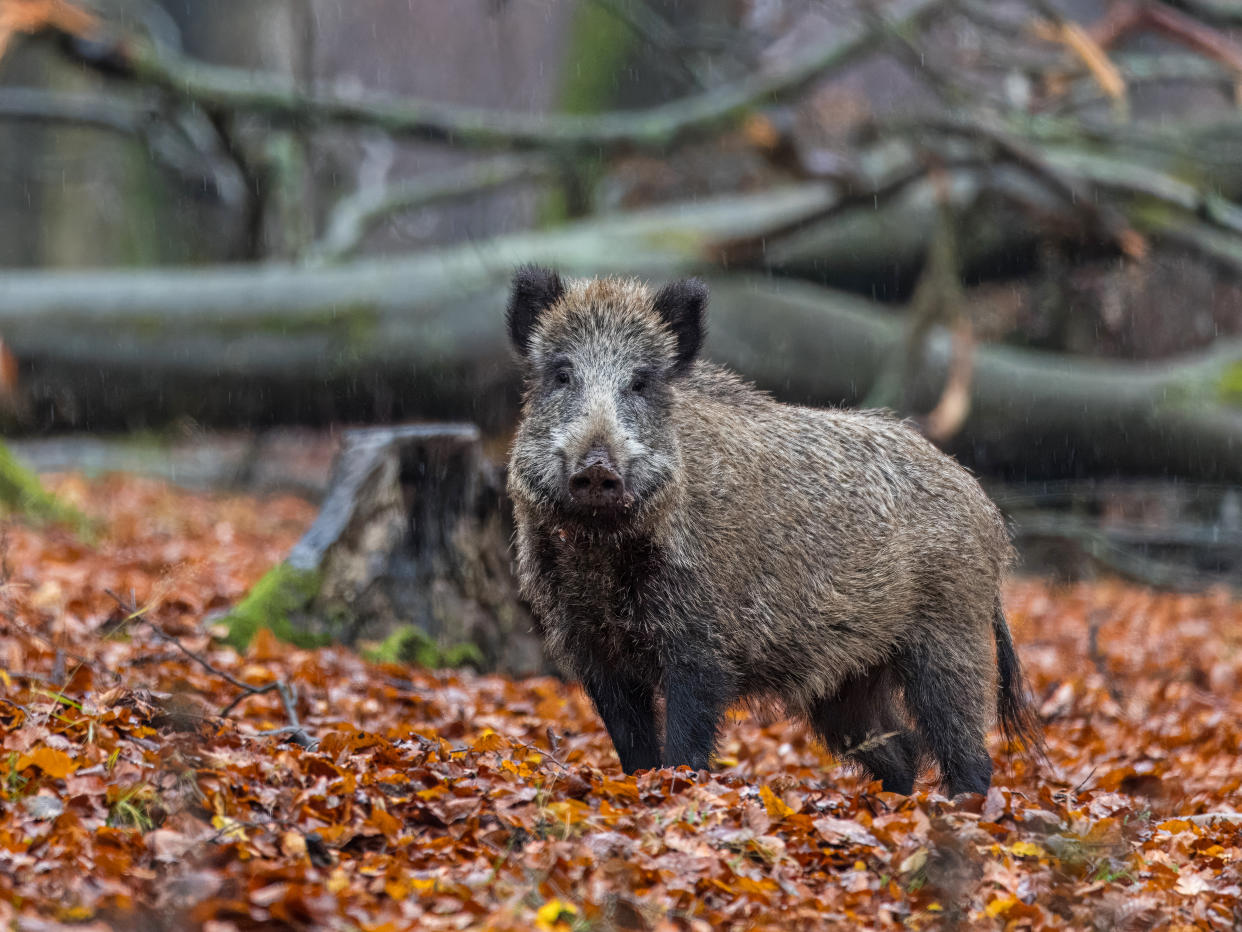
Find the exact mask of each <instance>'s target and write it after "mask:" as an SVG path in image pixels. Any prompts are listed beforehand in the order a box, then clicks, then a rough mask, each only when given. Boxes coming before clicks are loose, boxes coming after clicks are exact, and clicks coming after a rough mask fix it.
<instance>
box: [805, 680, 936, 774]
mask: <svg viewBox="0 0 1242 932" xmlns="http://www.w3.org/2000/svg"><path fill="white" fill-rule="evenodd" d="M897 701H898V700H897V696H896V681H895V677H894V676H893V673H892V671H891V670H890V669H889V668H888V667H887V666H881V667H876V668H875V669H873V670H868V671H867V672H865V673H859V674H855V675H853V676H851V677H849V678H848V679H847V680H846V681H845V682H844V683H842V684H841V688H840V689H838V690H837V691H836V693H834V694H833V695H832V696H829V697H823V698H820V699H817V700H816V701H815V702H813V703H811V707H810V709H809V710H808V717H809V718H810V721H811V725H812V727H814V729H815V731H816V732H817V733H818V734H819V736H820V738H821V739H822V740H823V742H824V744H826V745H827V746H828V750H830V751H832V752H833V753H834V754H836V755H838V756H840V757H845V758H848V759H849V760H852V761H854V762H855V763H857V764H860V765H861V766H862V767H863V768H864V769H865V770H866V771H867V772H868V773H870V774H871V776H873V777H874V778H876V779H877V780H879V781H880V782H881V784H882V786H883V787H884V790H885V791H886V792H889V793H904V794H906V795H909V794H910V793H911V792H912V791H913V790H914V778H915V777H916V776H917V775H918V769H919V758H920V756H921V755H920V751H919V743H918V739H917V738H916V737H915V736H914V735H913V734H911V732H910V731H909V730H908V729H907V726H906V724H905V723H904V722H903V721H902V720H901V716H900V715H899V714H898V707H897Z"/></svg>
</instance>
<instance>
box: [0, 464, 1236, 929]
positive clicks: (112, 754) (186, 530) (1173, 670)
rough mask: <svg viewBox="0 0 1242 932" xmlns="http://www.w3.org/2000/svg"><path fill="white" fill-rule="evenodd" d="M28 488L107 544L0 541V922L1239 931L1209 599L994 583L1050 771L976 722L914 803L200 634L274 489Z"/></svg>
mask: <svg viewBox="0 0 1242 932" xmlns="http://www.w3.org/2000/svg"><path fill="white" fill-rule="evenodd" d="M53 485H54V487H55V490H56V491H57V492H58V493H59V494H60V495H61V496H62V497H64V498H66V499H67V500H69V501H72V502H73V503H74V504H76V505H78V506H79V507H81V508H83V509H84V510H86V511H88V512H89V513H91V514H92V515H94V516H97V517H98V518H99V519H100V521H101V523H102V526H103V527H104V528H105V530H104V531H103V533H102V534H101V536H100V537H99V538H98V539H97V540H96V541H94V542H93V543H90V544H86V543H83V542H81V541H79V540H77V539H75V538H74V537H72V536H71V535H70V534H68V533H67V532H64V531H59V530H56V529H31V528H27V527H24V526H21V525H17V524H12V525H10V526H9V527H8V528H7V529H6V530H5V533H4V538H3V585H2V586H0V605H2V606H3V609H4V611H3V622H2V626H0V671H2V672H0V735H2V737H3V747H2V748H0V755H2V756H0V768H2V774H0V799H2V802H0V921H3V922H4V923H5V925H6V926H9V927H16V928H20V929H30V930H38V929H52V928H63V927H66V926H75V927H81V928H85V929H104V928H145V929H162V928H166V929H192V928H202V929H210V930H213V932H224V930H228V929H253V928H322V929H367V930H397V929H409V928H419V929H466V928H488V929H515V930H517V929H522V930H526V929H541V930H583V929H651V930H672V929H695V930H710V929H765V928H772V929H776V928H780V929H820V928H856V929H871V928H875V929H888V928H892V929H898V928H906V929H924V928H928V929H930V928H981V929H1031V930H1039V929H1060V928H1075V929H1077V928H1100V929H1104V928H1107V929H1135V930H1139V929H1154V928H1160V929H1231V928H1237V927H1238V925H1239V924H1240V923H1242V907H1240V905H1239V897H1242V880H1240V878H1239V870H1238V864H1239V857H1240V854H1242V813H1239V811H1238V809H1239V808H1240V807H1239V793H1238V790H1239V786H1242V756H1240V754H1239V752H1240V751H1242V726H1240V725H1239V721H1240V720H1242V691H1240V683H1242V602H1239V601H1237V600H1235V599H1233V598H1231V597H1230V596H1229V595H1228V594H1226V593H1224V592H1213V593H1209V594H1206V595H1170V594H1159V593H1155V592H1151V591H1148V590H1145V589H1141V588H1137V587H1134V586H1129V585H1125V584H1121V583H1118V582H1114V581H1109V580H1101V581H1097V582H1093V583H1081V584H1076V585H1070V586H1057V585H1053V584H1050V583H1047V582H1043V581H1039V580H1031V579H1019V580H1016V581H1014V582H1013V583H1011V584H1010V586H1009V588H1008V590H1007V595H1006V604H1007V609H1008V611H1009V615H1010V619H1011V624H1012V627H1013V630H1014V634H1015V638H1016V639H1017V641H1018V644H1019V649H1020V651H1021V653H1022V655H1023V658H1024V661H1025V663H1026V666H1027V669H1028V673H1029V674H1030V677H1031V680H1032V685H1033V689H1034V692H1035V694H1036V697H1037V700H1038V703H1039V706H1040V713H1041V716H1042V717H1043V719H1044V721H1045V724H1046V732H1047V738H1048V747H1049V759H1048V761H1047V762H1046V763H1040V762H1038V761H1033V760H1031V759H1029V758H1027V757H1025V756H1023V755H1022V754H1020V753H1016V752H1014V753H1010V752H1009V749H1007V748H1005V747H1003V746H1002V743H1001V739H1000V738H999V736H993V738H992V742H993V744H992V750H993V757H994V759H995V760H996V762H997V771H996V777H995V780H994V783H993V787H992V789H991V790H990V791H989V793H988V794H987V795H986V797H978V796H976V797H964V798H963V799H961V800H958V801H956V802H954V801H950V800H947V799H945V798H944V797H942V796H940V795H939V794H938V793H937V792H936V790H935V784H934V783H933V782H932V780H931V775H927V776H925V777H924V779H923V780H922V781H921V782H920V784H919V787H918V790H917V792H916V794H915V795H914V796H912V797H910V798H905V797H901V796H896V795H892V794H887V793H884V792H881V791H880V790H879V787H878V784H867V783H865V782H864V781H863V780H862V779H860V777H859V776H857V775H856V774H854V773H851V772H850V771H849V770H848V769H847V768H844V767H843V766H841V765H840V764H839V763H838V762H836V761H834V760H832V759H831V758H830V757H829V756H828V755H827V754H825V753H824V752H823V751H822V750H821V749H819V748H818V746H817V745H816V744H815V743H814V742H813V741H812V740H811V739H810V737H809V735H808V734H807V732H806V730H805V729H803V728H801V727H799V726H797V725H795V724H792V723H788V722H783V721H774V722H769V721H762V720H756V719H755V718H753V717H750V716H748V715H745V714H743V713H741V712H739V713H738V714H737V715H734V716H731V718H730V720H729V723H728V724H727V726H726V728H725V730H724V733H723V735H722V739H721V743H720V751H719V760H720V768H719V769H718V771H716V772H714V773H711V774H694V773H691V772H690V771H688V770H685V769H682V770H678V771H671V770H657V771H650V772H646V773H642V774H639V775H638V776H636V777H629V776H626V775H624V774H623V773H622V772H621V770H620V768H619V766H618V764H617V760H616V757H615V755H614V753H613V751H612V748H611V745H610V743H609V741H608V738H607V735H606V734H605V732H604V730H603V727H602V725H601V724H600V723H599V721H598V719H597V718H596V717H595V715H594V714H593V712H592V710H591V706H590V703H589V701H588V700H587V699H586V697H585V696H584V694H583V693H582V691H581V690H580V689H579V688H578V687H576V686H570V685H566V684H564V683H561V682H559V681H558V680H556V679H553V678H547V677H544V678H534V679H527V680H520V681H519V680H509V679H506V678H503V677H500V676H484V675H477V674H474V673H471V672H469V671H429V670H419V669H411V668H407V667H401V666H396V665H375V664H370V663H367V662H365V661H363V660H362V659H360V658H359V657H358V656H357V655H355V654H353V653H351V652H349V651H347V650H344V649H342V648H324V649H319V650H314V651H310V650H298V649H294V648H291V647H289V646H288V645H285V644H281V643H277V642H276V641H275V640H274V639H273V638H271V637H270V636H267V635H265V634H263V635H260V636H259V637H258V638H256V640H255V641H254V643H253V644H252V645H251V646H250V647H249V649H248V650H246V651H245V652H244V653H242V654H238V653H237V652H235V651H233V650H232V649H231V648H228V647H224V646H222V645H221V644H220V643H219V642H218V641H217V640H215V639H213V637H212V632H211V631H210V630H209V626H206V627H205V626H204V620H205V619H206V618H208V617H209V616H210V615H211V614H212V613H213V612H215V611H217V610H220V609H223V608H226V607H227V606H229V605H231V604H232V603H233V602H235V601H236V600H237V599H238V598H240V597H241V596H242V595H243V594H244V593H245V591H246V589H247V587H248V586H249V585H251V584H252V583H253V582H254V581H255V580H257V579H258V578H259V576H261V575H262V573H263V572H264V571H265V570H266V569H267V568H269V567H270V566H271V565H272V564H274V563H275V562H276V561H278V560H279V559H280V558H281V557H282V556H283V555H284V554H285V553H286V552H287V550H288V548H289V547H290V546H291V545H292V543H293V542H294V541H295V540H296V539H297V537H298V536H299V535H300V533H301V532H302V531H303V530H304V529H305V528H306V527H307V526H308V525H309V523H310V521H311V519H312V518H313V509H312V507H311V506H310V505H308V504H306V503H305V502H303V501H300V500H298V499H296V498H292V497H283V498H268V499H264V500H262V501H256V500H253V499H248V498H245V497H240V496H219V495H203V494H193V493H189V492H185V491H180V490H176V489H173V488H170V487H167V486H164V485H161V484H159V483H154V482H150V481H145V480H139V479H134V478H122V477H110V478H104V479H99V480H90V481H88V480H84V479H82V478H80V477H76V476H62V477H58V478H57V479H56V480H55V481H54V483H53ZM1089 628H1092V629H1093V630H1094V632H1095V634H1094V638H1095V642H1094V648H1093V649H1092V650H1088V643H1087V641H1088V629H1089ZM235 683H242V684H245V685H246V686H247V687H249V688H250V690H251V691H249V692H243V693H242V694H241V698H240V701H239V691H238V688H237V686H236V685H235ZM274 683H275V684H280V685H281V686H282V687H284V688H281V689H277V688H274V687H272V688H266V689H264V688H263V687H265V686H270V684H274ZM225 710H226V711H227V714H222V711H225ZM291 713H292V714H293V715H295V716H296V718H297V721H296V722H294V724H295V725H297V731H299V732H302V733H304V734H305V736H306V737H307V738H308V739H309V740H307V741H304V742H302V743H304V744H310V747H304V746H302V744H299V743H297V742H296V741H294V740H292V739H293V738H294V737H296V733H295V732H294V730H293V729H291V728H290V714H291Z"/></svg>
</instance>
